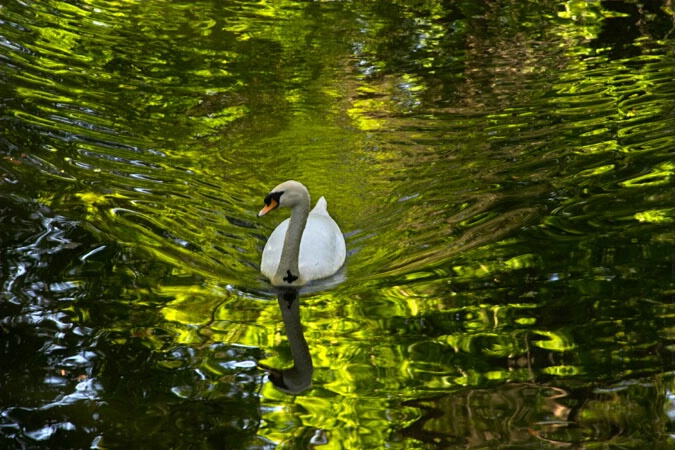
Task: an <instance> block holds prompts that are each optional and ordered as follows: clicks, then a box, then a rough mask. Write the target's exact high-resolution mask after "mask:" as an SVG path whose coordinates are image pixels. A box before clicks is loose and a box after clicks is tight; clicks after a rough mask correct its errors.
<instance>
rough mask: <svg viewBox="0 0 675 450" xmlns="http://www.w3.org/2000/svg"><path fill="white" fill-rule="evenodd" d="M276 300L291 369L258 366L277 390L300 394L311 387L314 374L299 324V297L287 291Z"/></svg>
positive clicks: (289, 290)
mask: <svg viewBox="0 0 675 450" xmlns="http://www.w3.org/2000/svg"><path fill="white" fill-rule="evenodd" d="M277 299H278V302H279V309H280V310H281V317H282V319H283V321H284V326H285V328H286V336H287V337H288V343H289V344H290V346H291V355H292V357H293V367H290V368H288V369H276V368H273V367H269V366H267V365H264V364H261V363H258V366H259V367H260V368H262V369H264V370H266V371H267V372H268V377H269V380H270V381H271V382H272V384H273V385H274V387H276V388H277V389H278V390H280V391H281V392H284V393H286V394H300V393H301V392H303V391H305V390H307V389H308V388H309V387H310V386H311V385H312V375H313V373H314V365H313V364H312V355H310V353H309V346H308V345H307V341H306V340H305V336H304V335H303V333H302V324H301V323H300V296H299V295H298V291H297V290H295V289H288V290H282V291H280V292H279V295H278V297H277Z"/></svg>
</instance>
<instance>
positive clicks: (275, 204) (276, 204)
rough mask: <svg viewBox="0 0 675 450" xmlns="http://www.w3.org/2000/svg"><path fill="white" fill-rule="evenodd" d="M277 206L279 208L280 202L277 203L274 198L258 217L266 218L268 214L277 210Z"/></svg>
mask: <svg viewBox="0 0 675 450" xmlns="http://www.w3.org/2000/svg"><path fill="white" fill-rule="evenodd" d="M277 206H279V202H277V201H276V200H275V199H273V198H272V199H270V203H269V204H268V205H265V207H264V208H263V209H261V210H260V212H259V213H258V217H262V216H264V215H265V214H267V213H268V212H270V211H272V210H273V209H275V208H276V207H277Z"/></svg>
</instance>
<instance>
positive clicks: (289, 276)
mask: <svg viewBox="0 0 675 450" xmlns="http://www.w3.org/2000/svg"><path fill="white" fill-rule="evenodd" d="M308 216H309V198H307V201H306V202H302V203H300V204H297V205H295V206H294V207H293V209H292V210H291V220H290V223H289V224H288V230H286V237H285V238H284V247H283V248H282V250H281V257H280V258H279V267H278V268H277V273H276V275H275V276H274V278H275V283H274V284H276V285H277V286H302V285H303V284H305V280H304V279H303V277H302V275H301V274H300V271H299V270H298V257H299V255H300V241H301V240H302V233H303V232H304V231H305V225H306V224H307V217H308Z"/></svg>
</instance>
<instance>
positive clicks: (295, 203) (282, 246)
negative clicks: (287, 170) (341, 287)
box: [258, 180, 347, 287]
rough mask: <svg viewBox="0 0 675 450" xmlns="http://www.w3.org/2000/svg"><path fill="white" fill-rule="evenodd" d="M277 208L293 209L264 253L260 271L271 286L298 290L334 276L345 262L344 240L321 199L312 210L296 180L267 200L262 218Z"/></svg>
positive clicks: (271, 238) (270, 239)
mask: <svg viewBox="0 0 675 450" xmlns="http://www.w3.org/2000/svg"><path fill="white" fill-rule="evenodd" d="M277 207H286V208H290V209H291V217H290V219H286V220H284V221H283V222H281V223H280V224H279V226H277V227H276V229H275V230H274V231H273V232H272V234H271V235H270V237H269V239H268V240H267V243H266V244H265V248H264V249H263V253H262V261H261V263H260V271H261V272H262V273H263V275H265V276H266V277H267V278H268V279H269V280H270V282H271V283H272V285H274V286H286V287H299V286H303V285H305V284H306V283H308V282H309V281H312V280H318V279H321V278H326V277H329V276H331V275H333V274H335V273H336V272H337V271H338V270H339V269H340V267H342V265H343V264H344V262H345V256H346V254H347V251H346V246H345V238H344V236H343V235H342V231H340V227H339V226H338V224H337V223H335V221H334V220H333V218H332V217H331V216H330V215H329V214H328V209H327V207H328V205H327V203H326V199H325V198H323V197H321V198H320V199H319V201H318V202H316V206H315V207H314V209H312V210H311V211H310V210H309V207H310V197H309V191H308V190H307V188H306V187H305V186H304V185H303V184H302V183H299V182H297V181H294V180H289V181H285V182H283V183H281V184H280V185H278V186H277V187H275V188H274V189H272V191H271V192H270V193H269V194H268V195H267V196H266V197H265V206H264V207H263V208H262V209H261V210H260V212H259V213H258V217H262V216H264V215H265V214H267V213H268V212H270V211H272V210H274V209H276V208H277Z"/></svg>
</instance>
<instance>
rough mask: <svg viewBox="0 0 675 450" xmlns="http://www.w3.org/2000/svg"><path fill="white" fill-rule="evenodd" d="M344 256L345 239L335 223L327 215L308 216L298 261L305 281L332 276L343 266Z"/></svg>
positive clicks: (345, 253)
mask: <svg viewBox="0 0 675 450" xmlns="http://www.w3.org/2000/svg"><path fill="white" fill-rule="evenodd" d="M324 202H325V200H324ZM346 255H347V249H346V246H345V239H344V236H343V235H342V231H340V227H338V225H337V224H336V223H335V221H334V220H333V219H332V218H330V217H329V216H328V215H327V214H326V215H323V214H310V216H309V218H308V220H307V225H306V227H305V231H304V233H303V234H302V241H301V242H300V258H299V261H298V265H299V269H300V273H302V274H303V276H304V277H305V279H307V280H317V279H319V278H324V277H327V276H330V275H333V274H334V273H335V272H337V271H338V270H339V269H340V267H342V265H343V264H344V262H345V257H346Z"/></svg>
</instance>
